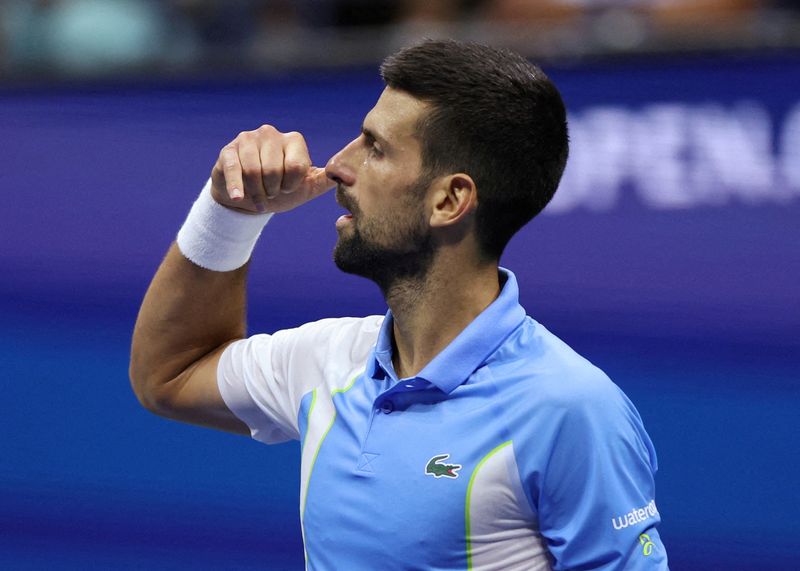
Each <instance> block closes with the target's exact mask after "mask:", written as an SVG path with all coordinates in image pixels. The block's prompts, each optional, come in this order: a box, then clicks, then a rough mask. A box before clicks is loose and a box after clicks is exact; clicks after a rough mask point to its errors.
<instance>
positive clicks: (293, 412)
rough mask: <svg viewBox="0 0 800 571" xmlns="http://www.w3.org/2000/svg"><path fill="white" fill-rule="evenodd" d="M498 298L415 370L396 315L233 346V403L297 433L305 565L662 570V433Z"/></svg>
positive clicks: (224, 386) (283, 434)
mask: <svg viewBox="0 0 800 571" xmlns="http://www.w3.org/2000/svg"><path fill="white" fill-rule="evenodd" d="M500 271H501V281H502V282H503V283H502V290H501V293H500V295H499V297H498V298H497V299H496V300H495V301H494V302H493V303H492V304H491V305H490V306H489V307H488V308H487V309H486V310H485V311H483V312H482V313H481V314H480V315H479V316H478V317H477V318H475V320H474V321H473V322H472V323H470V324H469V326H467V328H466V329H464V330H463V331H462V332H461V334H460V335H459V336H458V337H457V338H456V339H455V340H454V341H453V342H452V343H450V345H448V346H447V347H446V348H445V349H444V350H443V351H442V352H441V353H440V354H439V355H437V356H436V358H435V359H433V360H432V361H431V362H430V363H429V364H428V365H427V366H426V367H425V368H424V369H423V370H422V371H421V372H420V373H419V374H418V375H417V376H415V377H411V378H404V379H399V378H397V375H396V373H395V371H394V368H393V366H392V314H391V312H389V313H388V314H387V315H386V316H385V318H381V317H376V316H373V317H368V318H361V319H353V318H346V319H330V320H322V321H319V322H315V323H311V324H306V325H304V326H302V327H299V328H297V329H292V330H284V331H280V332H277V333H275V334H274V335H256V336H253V337H251V338H249V339H247V340H243V341H240V342H237V343H234V344H233V345H231V346H230V347H229V348H228V350H226V352H225V353H224V354H223V357H222V359H221V360H220V367H219V370H218V380H219V386H220V391H221V393H222V395H223V398H224V399H225V402H226V403H227V405H228V406H229V407H230V408H231V410H232V411H233V412H234V413H235V414H236V415H237V416H238V417H239V418H241V419H242V420H243V421H244V422H246V423H247V424H248V425H249V426H250V428H251V432H252V434H253V437H254V438H256V439H258V440H261V441H263V442H267V443H269V442H277V441H281V440H286V439H289V438H296V439H299V440H300V441H301V442H302V460H301V491H300V510H301V522H302V529H303V537H304V544H305V549H306V562H307V568H308V569H314V570H329V569H339V570H347V571H350V570H352V571H356V570H360V569H375V568H380V569H443V570H444V569H447V570H450V569H483V570H490V569H496V570H504V571H505V570H513V569H520V570H523V569H525V570H531V569H534V570H536V569H559V570H560V569H576V568H580V569H603V570H611V569H635V570H638V569H642V570H644V569H647V570H650V569H667V557H666V552H665V550H664V546H663V544H662V543H661V540H660V538H659V535H658V532H657V530H656V526H657V525H658V523H659V521H660V516H659V513H658V510H657V508H656V504H655V486H654V481H653V476H654V474H655V471H656V469H657V464H656V456H655V451H654V449H653V445H652V443H651V441H650V439H649V437H648V435H647V433H646V432H645V430H644V427H643V426H642V422H641V418H640V417H639V414H638V413H637V411H636V409H635V408H634V406H633V405H632V404H631V402H630V401H629V400H628V399H627V398H626V396H625V395H624V394H623V393H622V391H621V390H620V389H619V388H618V387H617V386H616V385H614V384H613V383H612V382H611V381H610V380H609V379H608V377H607V376H606V375H605V374H603V372H602V371H600V370H599V369H598V368H596V367H594V366H593V365H592V364H591V363H589V362H588V361H587V360H585V359H584V358H582V357H581V356H579V355H578V354H576V353H575V352H574V351H573V350H572V349H570V348H569V347H568V346H567V345H566V344H564V343H563V342H562V341H561V340H559V339H558V338H557V337H555V336H554V335H553V334H552V333H550V332H549V331H548V330H547V329H545V328H544V327H543V326H542V325H541V324H539V323H537V322H536V321H535V320H533V319H532V318H530V317H528V316H526V313H525V311H524V309H523V308H522V307H521V306H520V305H519V301H518V289H517V283H516V279H515V277H514V275H513V273H511V272H509V271H507V270H502V269H501V270H500Z"/></svg>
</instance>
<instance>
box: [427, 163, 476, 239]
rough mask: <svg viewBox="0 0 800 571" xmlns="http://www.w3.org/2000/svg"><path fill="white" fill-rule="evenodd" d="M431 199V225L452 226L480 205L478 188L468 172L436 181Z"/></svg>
mask: <svg viewBox="0 0 800 571" xmlns="http://www.w3.org/2000/svg"><path fill="white" fill-rule="evenodd" d="M431 199H432V201H433V205H432V207H433V208H432V212H431V226H432V227H445V226H452V225H453V224H458V223H459V222H461V221H463V220H464V219H465V218H467V217H468V216H470V215H471V214H472V213H473V212H474V211H475V209H476V208H477V207H478V189H477V187H476V186H475V181H474V180H472V177H471V176H469V175H468V174H464V173H457V174H451V175H447V176H444V177H441V178H440V179H439V180H437V181H436V182H435V183H434V191H433V193H432V195H431Z"/></svg>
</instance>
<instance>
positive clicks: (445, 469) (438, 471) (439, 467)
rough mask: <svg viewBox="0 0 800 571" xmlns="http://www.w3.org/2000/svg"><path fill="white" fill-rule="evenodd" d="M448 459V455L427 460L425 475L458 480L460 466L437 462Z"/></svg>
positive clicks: (440, 455)
mask: <svg viewBox="0 0 800 571" xmlns="http://www.w3.org/2000/svg"><path fill="white" fill-rule="evenodd" d="M448 458H450V454H439V455H438V456H434V457H433V458H431V459H430V460H428V465H427V466H425V474H430V475H431V476H433V477H434V478H458V471H459V470H460V469H461V464H440V463H439V462H441V461H443V460H447V459H448Z"/></svg>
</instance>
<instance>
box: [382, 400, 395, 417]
mask: <svg viewBox="0 0 800 571" xmlns="http://www.w3.org/2000/svg"><path fill="white" fill-rule="evenodd" d="M393 410H394V403H393V402H392V401H390V400H386V401H383V403H382V404H381V412H382V413H384V414H391V412H392V411H393Z"/></svg>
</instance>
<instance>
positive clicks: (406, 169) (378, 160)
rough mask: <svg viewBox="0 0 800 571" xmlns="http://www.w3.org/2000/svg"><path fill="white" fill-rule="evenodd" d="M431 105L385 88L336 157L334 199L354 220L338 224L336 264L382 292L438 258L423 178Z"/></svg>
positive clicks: (345, 218) (332, 175) (332, 173)
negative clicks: (420, 133) (421, 135)
mask: <svg viewBox="0 0 800 571" xmlns="http://www.w3.org/2000/svg"><path fill="white" fill-rule="evenodd" d="M427 111H428V106H427V105H426V104H425V103H423V102H421V101H419V100H418V99H415V98H414V97H412V96H410V95H408V94H406V93H404V92H402V91H397V90H393V89H391V88H386V89H385V90H384V91H383V94H382V95H381V97H380V98H379V99H378V102H377V103H376V105H375V107H374V108H373V109H372V110H371V111H370V112H369V113H368V114H367V116H366V117H365V118H364V124H363V128H362V132H361V134H360V135H359V136H358V137H357V138H356V139H354V140H353V141H351V142H350V143H349V144H348V145H347V146H346V147H344V148H343V149H342V150H341V151H339V152H338V153H337V154H336V155H335V156H333V157H332V158H331V160H330V161H329V162H328V165H327V167H326V170H327V174H328V176H329V177H330V178H333V179H335V180H336V181H337V182H338V184H337V187H336V200H337V202H339V204H341V205H342V206H343V207H345V208H346V209H347V210H348V211H349V212H350V214H349V215H345V216H342V217H340V218H339V219H338V220H337V221H336V230H337V232H338V234H339V240H338V242H337V243H336V248H335V250H334V261H335V262H336V265H337V266H338V267H339V268H340V269H341V270H343V271H345V272H349V273H353V274H357V275H361V276H364V277H367V278H370V279H372V280H374V281H376V282H377V283H378V285H380V286H381V287H382V288H384V289H385V288H386V287H389V286H391V284H392V283H394V282H395V280H396V279H397V278H402V277H415V276H420V275H422V274H424V273H425V271H426V270H427V268H428V266H429V264H430V261H431V259H432V256H433V243H432V240H431V233H430V226H429V220H428V214H427V208H426V199H427V192H426V191H427V190H428V186H429V182H430V181H429V180H427V177H422V176H421V171H422V168H421V167H422V157H421V145H420V142H419V140H418V139H417V137H416V128H417V122H418V120H419V118H420V117H421V116H422V115H423V114H424V113H425V112H427Z"/></svg>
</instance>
